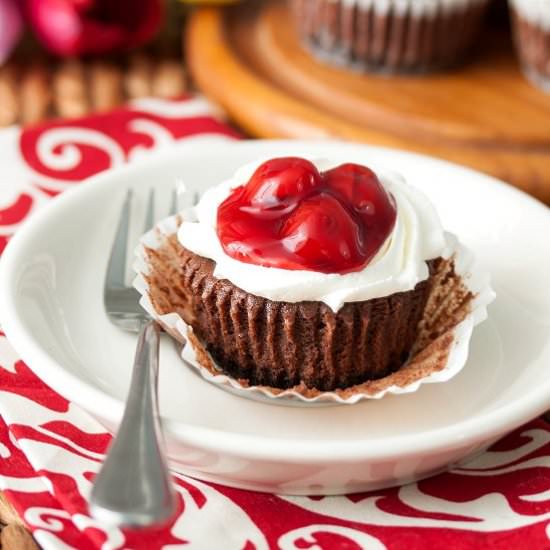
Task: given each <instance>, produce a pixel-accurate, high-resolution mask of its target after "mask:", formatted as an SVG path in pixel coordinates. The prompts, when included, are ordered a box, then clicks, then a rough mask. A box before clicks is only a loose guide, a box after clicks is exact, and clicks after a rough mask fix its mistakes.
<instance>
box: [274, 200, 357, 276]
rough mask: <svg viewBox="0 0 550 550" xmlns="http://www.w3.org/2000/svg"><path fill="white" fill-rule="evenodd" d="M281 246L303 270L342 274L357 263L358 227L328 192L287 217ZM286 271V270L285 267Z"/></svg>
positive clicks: (300, 206)
mask: <svg viewBox="0 0 550 550" xmlns="http://www.w3.org/2000/svg"><path fill="white" fill-rule="evenodd" d="M281 239H282V243H283V246H284V247H285V249H286V250H288V253H289V256H290V257H293V256H296V260H295V261H296V262H297V264H298V265H299V266H300V267H296V268H294V269H303V267H302V266H304V265H307V266H308V269H312V270H314V271H328V272H330V271H332V270H333V266H334V265H338V266H339V270H340V271H346V270H348V269H349V268H352V267H353V266H354V265H356V264H357V263H358V261H359V262H360V261H361V260H362V258H360V257H359V256H361V252H362V251H361V250H360V248H361V247H360V246H358V243H360V242H361V241H362V236H361V228H360V227H359V226H358V225H357V223H356V222H355V220H354V219H353V218H352V217H351V216H350V215H349V212H348V210H347V209H346V208H345V206H343V205H342V204H341V203H340V201H338V200H337V199H336V198H335V197H333V196H332V195H330V194H328V193H321V194H319V195H314V196H312V197H309V198H308V199H305V200H304V201H302V202H301V203H300V205H299V206H298V208H296V210H294V212H293V213H292V214H291V215H290V216H289V218H288V219H287V221H286V222H285V224H284V226H283V227H282V231H281ZM287 269H288V268H287Z"/></svg>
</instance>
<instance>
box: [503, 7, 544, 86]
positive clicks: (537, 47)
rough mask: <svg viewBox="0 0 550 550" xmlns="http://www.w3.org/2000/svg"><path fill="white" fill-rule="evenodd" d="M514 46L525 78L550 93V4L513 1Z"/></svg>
mask: <svg viewBox="0 0 550 550" xmlns="http://www.w3.org/2000/svg"><path fill="white" fill-rule="evenodd" d="M509 3H510V14H511V18H512V28H513V31H514V42H515V45H516V50H517V52H518V56H519V59H520V63H521V67H522V70H523V73H524V74H525V76H526V77H527V78H528V79H529V80H530V81H531V82H532V83H533V84H535V85H536V86H538V87H539V88H541V89H542V90H544V91H546V92H550V2H549V1H548V0H509Z"/></svg>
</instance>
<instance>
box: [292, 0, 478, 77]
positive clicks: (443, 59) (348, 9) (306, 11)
mask: <svg viewBox="0 0 550 550" xmlns="http://www.w3.org/2000/svg"><path fill="white" fill-rule="evenodd" d="M290 2H291V7H292V11H293V13H294V18H295V21H296V27H297V30H298V33H299V34H300V36H301V38H302V40H303V42H304V43H305V45H306V47H308V48H309V49H310V50H312V51H313V52H314V53H315V54H316V55H317V56H319V57H320V58H322V59H327V60H329V61H332V62H335V63H338V64H341V65H346V66H351V67H354V68H356V69H360V70H369V71H389V72H397V71H399V72H422V71H430V70H434V69H439V68H443V67H447V66H450V65H454V64H455V63H458V62H459V61H461V60H462V59H463V57H464V55H465V54H466V53H467V51H468V49H469V47H470V46H471V44H472V43H473V41H474V39H475V36H476V34H477V32H478V30H479V27H480V24H481V22H482V20H483V16H484V13H485V10H486V7H487V4H488V0H290Z"/></svg>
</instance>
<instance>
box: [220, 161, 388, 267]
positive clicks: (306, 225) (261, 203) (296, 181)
mask: <svg viewBox="0 0 550 550" xmlns="http://www.w3.org/2000/svg"><path fill="white" fill-rule="evenodd" d="M396 215H397V214H396V208H395V205H394V201H393V198H392V197H391V195H389V194H388V193H387V192H386V191H385V190H384V188H383V187H382V185H381V183H380V181H379V180H378V178H377V177H376V174H375V173H374V172H373V171H372V170H370V169H369V168H367V167H365V166H361V165H359V164H351V163H347V164H342V165H340V166H337V167H336V168H332V169H331V170H328V171H326V172H321V173H319V171H318V170H317V168H316V167H315V165H314V164H313V163H311V162H309V161H308V160H305V159H302V158H297V157H285V158H276V159H272V160H268V161H267V162H264V163H263V164H262V165H261V166H259V167H258V168H257V170H256V171H255V172H254V174H253V175H252V177H251V178H250V180H249V181H248V183H246V184H245V185H241V186H240V187H237V188H236V189H234V190H233V192H232V193H231V195H230V196H229V197H228V198H227V199H226V200H225V201H224V202H223V203H222V204H221V205H220V206H219V208H218V217H217V233H218V238H219V239H220V242H221V244H222V246H223V249H224V250H225V252H226V254H229V256H231V257H232V258H235V259H236V260H239V261H241V262H245V263H250V264H256V265H262V266H266V267H278V268H281V269H291V270H298V269H300V270H309V271H319V272H322V273H340V274H342V273H349V272H352V271H359V270H360V269H363V268H364V267H365V266H366V265H367V264H368V262H369V261H370V260H371V259H372V258H373V256H374V255H375V254H376V253H377V252H378V250H379V249H380V247H381V246H382V244H383V243H384V242H385V240H386V239H387V238H388V236H389V235H390V233H391V231H392V229H393V226H394V225H395V220H396Z"/></svg>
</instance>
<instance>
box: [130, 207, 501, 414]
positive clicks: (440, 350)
mask: <svg viewBox="0 0 550 550" xmlns="http://www.w3.org/2000/svg"><path fill="white" fill-rule="evenodd" d="M179 223H180V220H179V218H178V217H177V216H173V217H170V218H167V219H165V220H163V221H161V222H160V223H159V224H158V225H157V226H156V227H155V228H154V229H153V230H152V231H150V232H148V233H147V234H145V235H144V236H143V237H142V239H141V241H140V245H139V246H138V248H137V250H136V261H135V263H134V269H135V271H136V273H137V276H136V279H135V281H134V286H135V288H136V289H137V290H138V291H139V293H140V294H141V296H142V297H141V301H140V303H141V305H142V307H143V308H144V309H145V310H146V311H147V312H148V313H149V314H150V315H151V317H152V318H154V319H156V320H157V322H159V324H160V325H161V326H162V327H163V328H164V329H165V330H166V331H167V332H168V333H169V334H170V335H171V336H172V337H174V338H175V339H176V340H178V341H180V342H182V343H187V345H185V346H184V348H183V351H182V359H183V361H184V362H185V363H186V364H187V365H189V366H190V367H191V368H193V369H194V370H196V372H197V373H199V374H200V375H201V376H202V377H203V378H204V379H205V380H207V381H208V382H210V383H212V384H216V385H217V386H219V387H220V388H223V389H225V390H227V391H230V392H233V393H237V394H239V395H241V396H244V397H248V398H251V399H256V400H264V401H265V400H268V401H269V402H271V403H278V404H287V405H315V404H317V405H324V404H354V403H357V402H359V401H362V400H364V399H380V398H382V397H384V396H385V395H388V394H402V393H411V392H414V391H416V390H417V389H418V388H419V387H420V386H421V385H422V384H429V383H437V382H445V381H447V380H450V379H451V378H452V377H453V376H455V375H456V374H457V373H458V372H460V370H461V369H462V368H463V367H464V365H465V363H466V360H467V357H468V349H469V342H470V337H471V334H472V330H473V328H474V326H475V325H477V324H478V323H480V322H481V321H483V320H484V319H485V318H486V317H487V309H486V308H487V305H488V304H489V303H490V302H491V301H492V300H493V299H494V296H495V295H494V292H493V291H492V289H491V287H490V285H489V276H488V274H487V273H486V272H484V271H483V270H481V269H480V268H479V266H478V265H476V263H475V260H474V257H473V255H472V254H471V253H470V252H469V251H468V250H467V249H466V248H465V247H463V246H462V245H461V244H460V243H459V242H458V240H457V239H456V238H455V237H454V236H452V235H450V234H449V235H448V239H447V240H448V245H449V250H448V253H449V255H450V256H452V258H453V261H454V271H455V273H456V274H457V275H459V276H460V279H461V281H462V283H463V285H464V286H465V287H466V288H467V290H468V291H469V292H470V293H471V294H472V295H473V298H472V299H471V300H470V301H469V302H468V304H467V307H468V313H467V314H466V315H465V316H464V318H463V319H462V320H461V321H460V322H458V323H456V324H454V325H451V326H449V328H446V327H445V326H443V329H442V330H441V331H440V333H438V334H437V335H436V336H437V337H436V338H435V339H429V340H427V343H426V344H425V345H424V344H423V345H422V346H421V347H420V348H419V349H417V350H416V351H414V352H413V355H412V357H411V359H410V360H409V361H408V362H407V363H406V364H405V365H403V366H402V367H401V368H400V369H399V370H398V371H396V372H394V373H392V374H390V375H389V376H386V377H384V378H380V379H377V380H369V381H366V382H364V383H362V384H359V385H356V386H353V387H350V388H346V389H337V390H334V391H320V390H316V389H311V388H308V387H306V386H305V385H303V384H301V385H300V386H295V387H293V388H290V389H284V390H283V389H280V388H272V387H267V386H253V385H249V384H248V382H247V381H246V380H237V379H235V378H232V377H231V376H228V375H227V374H225V373H224V372H223V371H222V369H221V368H220V367H218V366H217V365H216V363H215V361H214V360H213V358H212V357H211V356H210V354H209V353H208V352H207V351H206V349H205V348H204V347H203V345H202V344H201V342H200V341H199V340H198V338H197V337H196V335H195V334H194V333H193V329H192V328H191V327H190V326H188V325H187V324H186V323H185V322H184V320H183V319H182V317H181V316H180V315H179V314H178V313H175V312H173V313H166V314H159V313H158V312H157V311H156V309H155V307H154V306H153V303H152V300H151V296H150V288H149V283H148V276H149V275H150V265H149V261H148V252H147V251H148V249H149V250H151V249H152V250H158V249H159V248H160V247H161V246H162V245H163V243H165V242H166V239H167V238H168V237H170V236H172V235H174V234H175V233H176V232H177V229H178V226H179ZM452 294H453V290H452V289H451V290H450V295H451V296H452ZM429 304H430V301H429V300H428V305H427V308H428V306H429ZM439 308H440V309H441V306H439ZM419 332H422V329H421V330H420V331H419ZM424 332H430V333H433V327H429V326H426V327H425V330H424ZM420 340H421V338H420V337H419V341H420Z"/></svg>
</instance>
